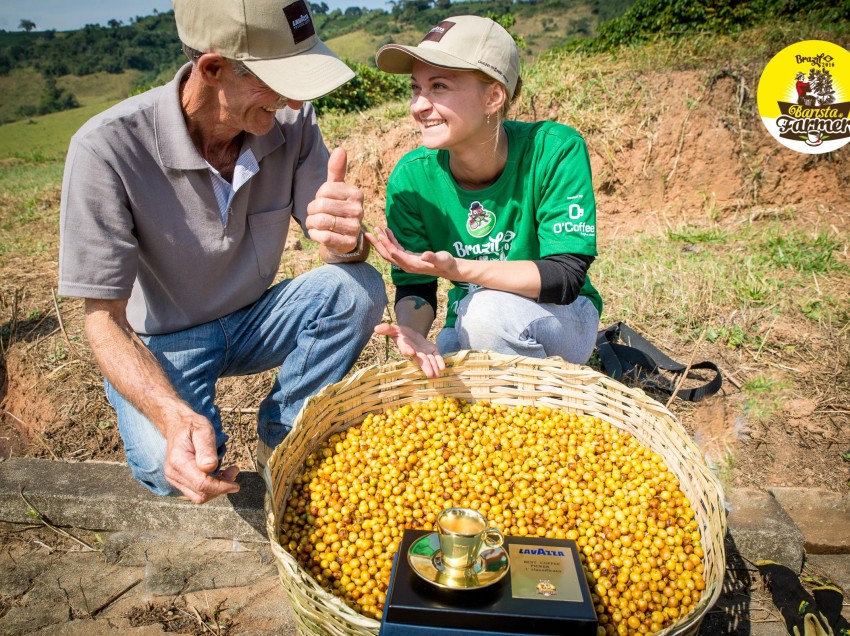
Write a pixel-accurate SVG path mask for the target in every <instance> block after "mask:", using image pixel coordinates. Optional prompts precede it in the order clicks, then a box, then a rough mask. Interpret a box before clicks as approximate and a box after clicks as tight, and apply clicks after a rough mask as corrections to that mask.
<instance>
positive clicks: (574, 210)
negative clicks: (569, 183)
mask: <svg viewBox="0 0 850 636" xmlns="http://www.w3.org/2000/svg"><path fill="white" fill-rule="evenodd" d="M570 198H572V197H570ZM567 216H568V217H569V219H570V220H569V221H557V222H555V223H553V224H552V232H553V233H555V234H561V233H562V232H563V233H567V234H572V233H573V232H577V233H578V234H581V235H582V236H595V235H596V226H595V225H588V224H587V223H585V222H584V221H582V222H581V223H575V222H574V221H577V220H578V219H580V218H582V217H583V216H584V208H583V207H581V206H580V205H579V204H578V203H571V204H570V207H568V208H567Z"/></svg>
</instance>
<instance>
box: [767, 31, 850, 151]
mask: <svg viewBox="0 0 850 636" xmlns="http://www.w3.org/2000/svg"><path fill="white" fill-rule="evenodd" d="M758 108H759V114H760V115H761V120H762V122H764V125H765V127H767V130H768V132H770V134H771V135H773V137H774V138H775V139H776V140H777V141H778V142H779V143H781V144H782V145H783V146H785V147H786V148H791V149H792V150H796V151H798V152H804V153H806V154H811V155H815V154H821V153H825V152H831V151H833V150H837V149H838V148H840V147H841V146H843V145H844V144H846V143H847V142H848V141H850V117H848V115H849V114H850V52H848V51H847V50H845V49H843V48H842V47H840V46H838V45H837V44H833V43H832V42H826V41H824V40H805V41H803V42H797V43H796V44H792V45H791V46H788V47H786V48H784V49H782V50H781V51H780V52H779V53H777V54H776V55H774V56H773V58H772V59H771V60H770V62H768V63H767V66H766V67H765V69H764V71H763V72H762V74H761V79H760V80H759V87H758Z"/></svg>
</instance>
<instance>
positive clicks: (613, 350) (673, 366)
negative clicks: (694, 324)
mask: <svg viewBox="0 0 850 636" xmlns="http://www.w3.org/2000/svg"><path fill="white" fill-rule="evenodd" d="M620 341H622V342H623V343H625V344H621V342H620ZM596 352H597V355H598V356H599V361H600V362H601V363H602V368H603V370H604V371H605V373H606V374H607V375H610V376H611V377H612V378H614V379H615V380H620V381H622V380H623V378H626V379H630V380H631V381H633V382H635V383H638V384H640V385H641V386H647V387H651V388H653V389H655V390H657V391H661V392H662V393H666V394H667V395H672V394H673V391H675V390H676V384H677V383H678V380H679V377H678V376H680V375H681V374H682V373H684V372H685V369H686V368H687V366H686V365H684V364H680V363H678V362H676V361H675V360H673V359H672V358H670V357H668V356H666V355H664V354H663V353H662V352H661V351H659V350H658V348H657V347H655V346H654V345H653V344H652V343H650V342H649V341H648V340H647V339H646V338H644V337H643V336H641V335H640V334H639V333H637V332H636V331H635V330H634V329H632V328H631V327H629V326H628V325H626V324H625V323H623V322H618V323H616V324H613V325H611V326H610V327H607V328H605V329H603V330H602V331H600V332H599V333H598V334H597V337H596ZM690 368H691V369H710V370H712V371H714V373H715V376H714V378H712V379H711V380H710V381H709V382H707V383H706V384H704V385H702V386H698V387H695V388H691V389H679V391H678V392H677V393H676V397H679V398H682V399H683V400H687V401H688V402H699V401H700V400H702V399H703V398H707V397H708V396H710V395H714V394H715V393H717V392H718V391H719V390H720V387H721V386H722V384H723V377H722V375H721V374H720V369H719V368H718V367H717V365H716V364H714V363H713V362H697V363H695V364H692V365H691V366H690ZM659 369H660V370H663V371H669V372H670V373H672V374H673V375H674V377H673V380H672V381H671V380H670V379H668V378H667V377H665V376H663V375H662V374H660V373H659V372H658V371H659Z"/></svg>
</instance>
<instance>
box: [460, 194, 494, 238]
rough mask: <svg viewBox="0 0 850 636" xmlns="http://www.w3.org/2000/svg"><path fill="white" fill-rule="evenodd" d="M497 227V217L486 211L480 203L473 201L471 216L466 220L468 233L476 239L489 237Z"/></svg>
mask: <svg viewBox="0 0 850 636" xmlns="http://www.w3.org/2000/svg"><path fill="white" fill-rule="evenodd" d="M495 226H496V215H495V214H493V213H492V212H491V211H490V210H485V209H484V206H483V205H481V202H480V201H473V202H472V205H470V206H469V216H468V217H467V219H466V231H467V232H469V234H470V235H471V236H474V237H475V238H481V237H483V236H487V235H488V234H489V233H490V232H492V231H493V228H494V227H495Z"/></svg>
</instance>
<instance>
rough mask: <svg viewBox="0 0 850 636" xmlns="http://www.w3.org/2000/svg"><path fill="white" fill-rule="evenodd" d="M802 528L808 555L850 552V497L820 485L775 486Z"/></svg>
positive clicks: (781, 499)
mask: <svg viewBox="0 0 850 636" xmlns="http://www.w3.org/2000/svg"><path fill="white" fill-rule="evenodd" d="M770 492H771V493H773V496H774V497H776V500H777V501H778V502H779V505H781V506H782V509H783V510H785V511H786V512H787V513H788V514H789V515H790V516H791V518H792V519H793V520H794V523H795V524H797V527H798V528H800V529H801V530H802V531H803V537H804V539H805V548H806V552H808V553H809V554H850V496H847V495H841V494H839V493H836V492H832V491H830V490H823V489H818V488H808V489H802V488H773V489H771V491H770Z"/></svg>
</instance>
